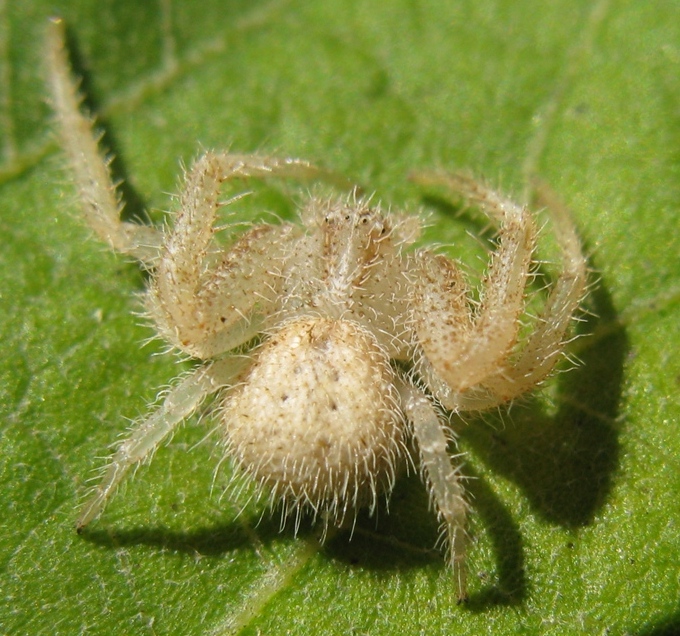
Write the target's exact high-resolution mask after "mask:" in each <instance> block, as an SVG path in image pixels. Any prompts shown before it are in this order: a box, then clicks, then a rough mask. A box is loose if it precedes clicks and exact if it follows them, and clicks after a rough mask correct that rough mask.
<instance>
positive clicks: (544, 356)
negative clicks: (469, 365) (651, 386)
mask: <svg viewBox="0 0 680 636" xmlns="http://www.w3.org/2000/svg"><path fill="white" fill-rule="evenodd" d="M537 199H538V202H539V203H540V204H542V205H543V206H544V207H545V208H546V209H547V210H548V212H549V213H550V216H551V219H552V224H553V228H554V234H555V238H556V239H557V242H558V244H559V246H560V248H561V260H562V271H561V272H560V274H559V276H558V277H557V280H556V281H555V283H554V285H553V287H552V289H551V290H550V295H549V296H548V299H547V300H546V303H545V307H544V308H543V311H542V312H541V314H540V315H539V317H538V318H537V319H536V321H535V327H534V329H532V332H531V335H530V336H529V337H528V338H527V340H526V342H525V343H524V346H523V348H522V350H521V351H520V353H519V356H518V357H517V359H516V360H514V361H513V362H511V363H509V364H507V365H506V368H505V369H503V370H502V372H500V373H497V374H496V375H495V376H494V377H491V378H489V379H488V380H487V381H486V382H485V383H484V385H485V387H486V388H487V390H488V391H489V393H490V395H491V399H492V400H493V404H490V406H495V405H496V404H502V403H503V402H507V401H509V400H512V399H513V398H515V397H517V396H519V395H522V394H523V393H525V392H526V391H528V390H529V389H531V388H532V387H534V386H536V385H537V384H539V383H540V382H541V381H542V380H543V379H544V378H546V377H547V376H548V375H549V374H550V372H551V371H552V369H553V367H554V366H555V364H556V363H557V361H558V359H559V356H560V353H561V352H562V350H563V348H564V346H565V344H566V342H565V336H566V334H567V332H568V329H569V325H570V324H571V322H572V321H573V320H574V313H575V312H576V311H577V310H578V307H579V305H580V304H581V302H582V301H583V298H584V296H585V293H586V286H587V279H588V273H587V272H588V265H587V261H586V257H585V256H584V254H583V249H582V247H581V242H580V241H579V238H578V235H577V233H576V228H575V227H574V223H573V221H572V220H571V216H570V214H569V211H568V210H567V209H566V208H565V207H564V205H563V204H562V203H561V202H560V201H559V200H558V198H557V196H556V195H555V194H554V193H553V192H552V190H550V189H549V188H548V187H547V186H545V185H544V184H537Z"/></svg>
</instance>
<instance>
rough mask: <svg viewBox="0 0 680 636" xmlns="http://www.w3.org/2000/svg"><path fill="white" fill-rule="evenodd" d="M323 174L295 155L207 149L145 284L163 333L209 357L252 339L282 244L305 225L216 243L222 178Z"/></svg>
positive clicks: (275, 278)
mask: <svg viewBox="0 0 680 636" xmlns="http://www.w3.org/2000/svg"><path fill="white" fill-rule="evenodd" d="M328 174H329V173H327V172H326V171H324V170H322V169H320V168H317V167H316V166H314V165H312V164H310V163H308V162H306V161H302V160H298V159H288V158H283V159H279V158H276V157H259V156H257V155H236V154H228V153H212V152H209V153H206V154H205V155H203V156H202V157H200V158H199V159H198V160H197V161H196V162H195V163H194V165H193V166H192V168H191V169H190V170H189V172H188V173H187V175H186V180H185V184H184V188H183V191H182V193H181V195H180V204H179V211H178V213H177V217H176V219H175V222H174V224H173V227H172V229H169V230H168V231H167V235H166V238H165V243H164V246H163V249H162V252H161V256H160V259H159V261H158V265H157V267H156V270H155V273H154V277H153V280H152V283H151V285H150V288H149V296H148V302H147V309H148V310H149V313H150V314H151V316H152V318H153V319H154V320H155V322H156V323H157V325H158V328H159V330H160V332H161V335H162V336H163V337H164V338H166V339H167V340H168V341H170V342H171V343H172V344H174V345H176V346H177V347H179V348H180V349H181V350H182V351H184V352H185V353H188V354H189V355H191V356H194V357H198V358H202V359H206V358H210V357H213V356H215V355H218V354H220V353H223V352H225V351H228V350H230V349H233V348H234V347H236V346H238V345H240V344H242V343H244V342H247V341H248V340H249V339H251V338H252V337H254V336H255V335H256V334H257V333H258V332H259V331H260V330H261V327H262V324H261V322H260V318H261V316H262V315H264V314H265V313H268V311H267V310H271V308H272V306H273V303H274V302H275V299H276V295H277V294H276V291H277V285H278V284H279V282H280V279H281V269H282V267H283V262H284V260H285V258H286V253H287V250H289V248H290V246H291V245H292V243H293V242H294V241H296V240H297V239H298V238H299V237H300V236H301V234H302V231H301V230H300V229H299V228H298V227H297V226H294V225H292V224H289V223H283V224H281V225H269V224H262V225H256V226H253V227H251V228H250V229H249V230H248V231H246V232H245V233H244V234H243V235H242V236H241V237H240V238H239V239H238V240H237V241H236V242H235V243H234V244H233V245H232V246H231V247H229V248H228V249H226V250H219V249H217V248H216V246H215V244H214V242H213V237H214V234H215V229H214V227H213V226H214V223H215V220H216V217H217V212H218V209H219V207H220V206H221V205H222V204H221V203H220V201H219V197H220V190H221V188H222V185H223V183H225V182H227V181H229V180H232V179H244V178H253V177H255V178H267V177H273V176H276V177H284V178H296V179H305V180H311V179H317V178H318V179H325V178H326V177H327V176H328Z"/></svg>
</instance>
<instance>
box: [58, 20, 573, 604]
mask: <svg viewBox="0 0 680 636" xmlns="http://www.w3.org/2000/svg"><path fill="white" fill-rule="evenodd" d="M49 33H50V34H49V47H48V60H49V81H50V86H51V92H52V100H53V105H54V108H55V111H56V119H57V122H58V125H59V127H60V129H61V139H62V143H63V147H64V149H65V152H66V155H67V156H68V159H69V163H70V168H71V171H72V174H73V179H74V181H75V185H76V188H77V190H78V193H79V196H80V198H81V199H82V207H83V214H84V216H85V221H86V222H87V223H88V225H89V226H90V227H91V228H92V229H93V230H94V232H95V234H97V235H98V236H99V237H100V238H101V239H102V240H104V241H106V242H107V243H108V244H109V245H110V246H111V247H112V248H113V249H115V250H117V251H119V252H122V253H123V254H127V255H130V256H132V257H134V258H136V259H138V260H139V261H140V262H141V263H142V265H143V266H144V267H145V268H146V269H147V270H148V271H149V272H150V274H151V276H150V281H149V289H148V292H147V295H146V312H147V313H148V316H149V317H150V318H151V321H152V323H153V325H154V326H155V328H156V329H157V331H158V333H159V334H160V336H161V337H162V338H164V339H165V340H166V341H167V342H169V343H170V344H171V345H172V346H173V347H174V348H176V349H178V350H179V351H181V352H183V353H184V354H187V355H188V356H191V357H192V358H195V359H197V360H201V361H203V364H201V365H200V366H198V367H197V368H196V369H195V370H194V371H193V372H192V373H190V374H188V375H186V376H183V377H182V378H180V379H179V381H177V383H176V384H175V385H174V387H173V388H172V389H171V390H170V391H169V393H168V394H167V396H166V397H165V401H164V402H163V404H162V405H161V406H160V408H158V409H157V410H156V411H155V412H154V413H153V414H152V415H151V416H149V417H148V418H147V419H145V420H142V421H140V422H138V423H136V424H135V425H134V426H133V428H132V431H131V433H130V435H129V437H128V438H127V439H126V440H124V441H123V442H122V443H121V444H120V445H119V447H118V450H117V451H116V452H115V454H114V455H113V458H112V460H111V462H110V464H109V465H108V467H107V468H106V470H105V473H104V476H103V479H102V481H101V483H100V484H99V485H98V486H97V487H96V489H95V490H94V493H93V494H92V496H91V497H90V499H89V500H88V501H87V503H86V504H85V506H84V508H83V510H82V512H81V515H80V517H79V519H78V521H77V528H78V530H79V531H80V530H82V529H83V528H84V527H85V526H86V525H88V524H89V523H90V522H91V521H92V520H93V519H95V518H96V517H97V516H98V515H99V514H100V513H101V512H102V510H103V509H104V507H105V506H106V505H107V502H108V501H109V499H110V498H111V496H112V495H113V493H114V490H115V489H116V487H117V486H118V485H119V484H120V482H121V481H122V480H123V479H124V477H125V476H126V474H127V473H128V472H129V471H130V469H131V468H133V467H134V466H136V465H138V464H139V462H142V461H143V460H145V459H147V458H150V457H151V455H152V454H153V452H154V451H155V450H156V449H157V448H158V446H159V444H161V443H162V442H163V441H164V440H165V439H166V438H168V437H169V436H170V435H171V434H172V433H173V431H174V430H175V429H176V427H177V426H178V425H179V424H180V423H181V422H182V421H183V420H185V419H186V418H188V417H189V416H190V415H192V413H194V412H196V411H197V410H198V409H199V407H200V406H201V404H202V403H203V402H204V400H205V399H206V398H207V397H208V396H210V395H211V394H217V396H216V401H217V403H218V404H219V405H220V406H219V412H218V415H219V419H220V423H221V430H222V432H223V437H224V440H225V441H224V454H225V456H228V457H230V458H231V459H232V460H233V463H234V464H235V465H236V466H237V467H238V468H239V469H240V470H241V471H242V472H244V473H245V474H246V475H249V476H250V477H251V478H252V480H254V482H255V483H257V484H258V485H259V488H260V489H261V490H262V491H264V492H266V493H268V496H269V498H270V502H271V503H273V504H276V503H283V507H284V511H288V512H290V511H294V512H296V513H297V514H298V515H299V513H300V510H304V509H311V511H312V512H313V514H314V516H317V515H318V516H320V517H322V518H323V519H324V522H325V523H328V522H332V523H336V524H341V523H343V521H345V520H346V519H347V518H348V517H350V518H351V517H352V516H353V515H354V514H355V511H356V510H357V508H359V507H361V506H367V507H368V508H369V509H370V510H371V511H372V510H373V509H374V508H375V507H376V505H377V502H378V499H379V496H380V495H381V493H382V494H384V495H385V496H388V495H389V493H390V491H391V490H392V487H393V485H394V481H395V477H396V475H397V473H398V471H399V467H400V466H401V465H402V464H404V463H406V462H407V461H408V459H407V458H408V457H409V450H408V449H409V448H410V447H411V446H413V447H414V448H415V449H417V451H416V452H417V455H418V458H417V459H419V466H420V470H421V472H422V478H423V480H424V481H425V483H426V485H427V489H428V491H429V494H430V497H431V501H432V504H433V506H434V509H435V510H436V512H437V515H438V517H439V518H440V520H441V522H442V524H443V530H444V536H445V539H446V543H447V546H448V551H449V562H450V565H451V566H452V568H453V571H454V578H455V580H456V583H457V586H458V591H459V595H460V598H464V597H465V595H466V581H465V565H464V558H465V546H466V531H465V526H466V515H467V511H468V504H467V502H466V499H465V493H464V489H463V486H462V483H461V480H462V476H461V474H460V470H459V468H458V467H457V466H456V465H455V464H454V463H453V461H452V456H451V455H449V450H448V449H449V446H450V442H451V438H452V433H451V431H450V427H449V424H448V420H447V418H446V417H445V416H444V414H443V412H442V410H441V408H442V407H443V408H444V409H446V410H448V411H451V412H453V413H461V412H465V411H475V412H476V411H482V410H485V409H490V408H493V407H496V406H498V405H500V404H504V403H507V402H509V401H511V400H513V399H514V398H516V397H518V396H520V395H522V394H524V393H526V392H527V391H529V390H530V389H533V388H534V387H535V386H536V385H537V384H539V383H540V382H541V381H542V380H543V379H544V378H545V377H546V376H547V375H548V374H549V373H550V371H551V370H552V369H553V367H554V365H555V363H556V362H557V360H558V359H559V358H560V355H561V353H562V351H563V347H564V344H565V338H566V336H565V334H566V332H567V329H568V327H569V324H570V322H571V320H572V317H573V315H574V312H575V311H576V310H577V308H578V306H579V303H580V301H581V299H582V297H583V295H584V289H585V279H586V265H585V259H584V257H583V254H582V251H581V247H580V244H579V241H578V239H577V236H576V233H575V231H574V229H573V227H572V225H571V222H570V220H569V218H568V216H567V215H566V214H565V213H564V212H563V211H561V209H560V208H559V207H558V208H557V209H556V210H554V211H553V215H552V219H553V225H554V228H555V235H556V238H557V242H558V243H559V245H560V248H561V261H562V271H561V273H560V274H559V276H558V277H557V278H556V280H555V282H554V284H553V286H552V288H551V290H550V292H549V294H548V297H547V301H546V304H545V308H544V310H543V312H542V314H541V315H539V316H538V318H535V319H533V328H532V329H531V330H530V332H529V333H528V335H526V336H525V337H524V338H523V341H522V342H518V340H520V338H519V331H520V321H521V319H522V317H523V314H524V311H525V302H526V298H525V296H526V293H525V288H526V286H527V283H528V281H529V280H530V278H531V275H532V274H531V270H532V266H533V265H534V264H535V260H534V257H533V253H534V249H535V240H536V227H535V224H534V219H533V218H532V215H531V213H530V212H529V211H528V210H527V208H526V207H524V206H520V205H517V204H515V203H513V202H512V201H510V200H508V199H507V198H505V197H503V196H502V195H500V194H498V193H496V192H494V191H492V190H490V189H488V188H486V187H484V186H483V185H480V184H479V183H476V182H475V181H473V180H471V179H470V178H468V177H464V176H460V175H444V174H436V175H429V176H426V177H424V180H429V181H430V182H431V183H437V184H440V185H444V186H447V187H448V188H449V189H450V190H451V191H453V192H455V193H457V194H458V195H459V196H462V197H463V198H464V199H466V200H467V201H469V202H470V203H471V204H473V205H475V206H476V207H478V208H479V209H480V210H481V211H482V212H484V213H485V214H486V215H487V216H488V217H489V219H490V220H491V221H492V222H493V223H494V224H495V225H496V226H497V228H498V245H497V249H496V250H495V252H494V253H493V254H492V256H491V260H490V265H489V267H488V271H487V273H486V277H485V282H484V288H483V290H482V293H481V298H480V299H479V300H478V301H475V302H473V301H472V300H471V297H470V294H469V290H468V288H467V284H466V280H465V278H464V276H463V274H462V273H461V270H460V267H459V266H458V265H457V264H456V263H455V262H454V261H452V260H451V259H449V258H448V257H446V256H444V255H442V254H438V253H436V252H435V251H433V250H431V249H427V248H420V249H412V250H409V249H407V248H409V247H411V246H412V245H413V244H414V242H415V241H416V238H417V237H418V233H419V227H420V221H419V220H418V219H417V218H416V217H407V216H398V215H395V214H387V213H385V212H384V211H383V210H381V209H380V208H379V207H377V206H374V205H371V203H370V202H369V201H368V200H366V199H363V198H361V197H360V196H358V195H357V194H356V193H355V194H350V195H349V196H347V195H345V196H342V197H336V198H332V199H326V198H319V197H314V196H312V197H310V198H309V200H308V201H307V202H306V204H305V205H304V208H303V209H302V211H301V213H300V219H299V222H297V223H289V222H281V223H279V224H264V223H263V224H257V225H252V226H251V227H250V228H249V229H246V230H245V231H242V233H241V234H240V235H238V236H236V237H235V238H233V242H232V243H231V244H230V245H229V246H228V247H227V248H224V247H221V246H219V245H218V244H217V243H216V242H215V241H214V239H213V235H214V234H215V232H216V229H215V227H214V224H215V220H216V216H217V213H218V211H219V209H220V208H221V207H223V205H224V204H222V203H220V190H221V188H222V185H223V183H225V182H227V181H230V180H232V179H247V178H249V177H257V178H267V177H286V178H304V179H310V178H324V177H326V176H327V174H326V173H324V172H323V171H321V170H319V169H317V168H316V167H314V166H313V165H311V164H310V163H307V162H306V161H301V160H298V159H277V158H273V157H268V156H257V155H236V154H228V153H212V152H209V153H206V154H205V155H204V156H202V157H201V158H200V159H199V160H198V161H196V162H195V164H194V165H193V167H191V169H190V170H189V171H188V172H187V174H186V176H185V184H184V189H183V192H182V194H181V196H180V201H179V210H178V211H177V212H176V213H175V215H174V217H175V218H174V223H173V225H172V227H162V228H156V227H151V226H146V225H140V224H134V223H129V222H124V221H122V220H121V218H120V212H121V208H122V204H121V203H120V196H119V194H118V192H117V190H116V186H115V184H114V183H112V180H111V176H110V173H109V169H108V161H107V160H106V159H105V158H104V157H103V155H102V154H101V153H100V150H99V148H98V139H97V137H96V136H95V135H94V134H93V132H92V120H91V119H90V118H89V117H87V116H85V115H83V114H82V113H81V112H80V101H81V100H80V97H79V94H78V88H77V84H76V83H75V82H74V80H73V78H72V76H71V72H70V68H69V64H68V60H67V55H66V52H65V48H64V43H63V25H62V24H61V23H60V22H59V21H55V22H54V23H53V24H52V25H51V27H50V32H49ZM227 216H228V214H227ZM232 229H233V230H234V231H235V228H232Z"/></svg>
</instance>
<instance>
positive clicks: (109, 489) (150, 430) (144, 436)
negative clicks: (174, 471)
mask: <svg viewBox="0 0 680 636" xmlns="http://www.w3.org/2000/svg"><path fill="white" fill-rule="evenodd" d="M248 363H249V360H248V359H247V358H241V359H239V358H229V360H225V361H219V362H216V363H213V364H212V365H211V366H209V367H201V368H199V369H197V370H196V371H194V372H193V373H191V374H190V375H188V376H186V377H185V378H184V379H183V380H182V381H181V382H180V383H179V384H178V385H177V386H175V387H174V388H173V389H172V390H171V391H170V392H169V393H168V394H167V396H166V397H165V401H164V402H163V404H161V406H160V407H159V408H158V409H157V410H156V411H154V413H152V414H151V416H150V417H148V418H147V419H144V420H142V421H140V422H139V423H137V425H136V426H135V427H134V428H133V429H132V433H131V434H130V436H129V437H128V438H127V439H125V440H124V441H123V442H122V443H121V444H120V446H118V449H117V450H116V452H115V454H114V455H113V457H112V458H111V462H110V463H109V465H108V466H107V467H106V470H105V472H104V476H103V477H102V480H101V482H100V483H99V485H98V486H97V487H96V488H95V489H94V491H93V492H92V494H91V495H90V497H89V499H88V500H87V502H86V503H85V505H84V506H83V508H82V510H81V512H80V516H79V517H78V521H77V522H76V530H77V531H78V532H81V531H82V530H83V528H84V527H85V526H87V525H88V524H89V523H90V522H91V521H93V520H94V519H96V518H97V517H98V516H99V515H100V514H101V512H102V511H103V510H104V508H105V507H106V505H107V504H108V502H109V500H110V499H111V497H112V496H113V494H114V493H115V491H116V488H117V487H118V486H119V485H120V483H121V482H122V481H123V479H124V478H125V477H126V476H127V474H128V473H129V472H130V470H131V469H132V468H133V467H135V466H137V465H139V463H140V462H142V461H144V460H145V459H148V458H150V457H151V456H152V455H153V453H154V452H155V450H156V449H157V448H158V447H159V445H160V444H161V443H162V442H163V440H165V439H166V438H167V437H168V436H169V435H171V434H172V433H173V431H174V430H175V429H176V428H177V426H178V425H179V424H181V422H182V421H183V420H185V419H186V418H187V417H189V416H190V415H191V414H192V413H194V412H195V411H196V409H198V407H199V406H200V405H201V403H202V402H203V400H204V399H205V398H206V397H207V396H208V395H210V394H211V393H214V392H216V391H218V390H220V389H221V388H222V387H224V386H225V385H228V384H231V383H232V382H233V380H234V378H235V377H236V376H237V375H238V374H239V373H240V372H241V371H242V370H243V368H244V367H245V366H246V365H247V364H248Z"/></svg>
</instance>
